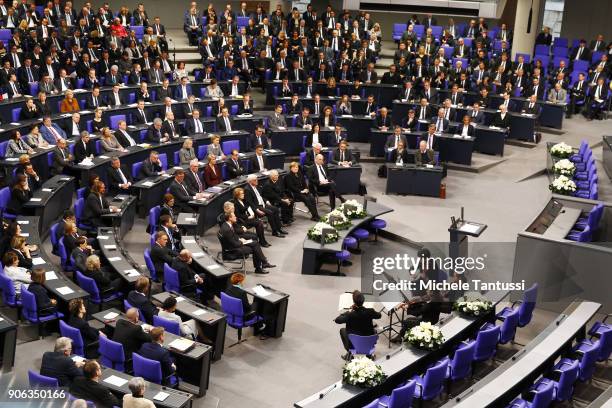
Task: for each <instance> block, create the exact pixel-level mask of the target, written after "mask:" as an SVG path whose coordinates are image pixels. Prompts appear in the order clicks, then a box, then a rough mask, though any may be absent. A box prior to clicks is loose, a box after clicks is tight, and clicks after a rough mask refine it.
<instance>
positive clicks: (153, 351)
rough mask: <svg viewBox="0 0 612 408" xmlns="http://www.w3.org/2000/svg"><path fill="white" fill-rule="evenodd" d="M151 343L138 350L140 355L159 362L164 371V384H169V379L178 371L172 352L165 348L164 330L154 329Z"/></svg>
mask: <svg viewBox="0 0 612 408" xmlns="http://www.w3.org/2000/svg"><path fill="white" fill-rule="evenodd" d="M149 334H150V335H151V341H150V342H149V343H145V344H143V345H142V346H141V347H140V350H138V354H140V355H141V356H143V357H144V358H148V359H151V360H155V361H159V363H160V364H161V370H162V384H168V379H169V377H170V376H171V375H172V374H174V372H175V371H176V365H175V364H174V360H173V359H172V357H170V352H169V351H168V350H166V349H165V348H164V346H163V345H164V328H163V327H154V328H152V329H151V332H150V333H149Z"/></svg>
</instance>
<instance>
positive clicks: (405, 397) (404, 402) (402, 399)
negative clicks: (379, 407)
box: [387, 380, 416, 408]
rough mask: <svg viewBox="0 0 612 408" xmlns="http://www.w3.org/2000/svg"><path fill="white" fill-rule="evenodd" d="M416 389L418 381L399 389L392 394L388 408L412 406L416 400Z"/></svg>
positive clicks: (410, 382)
mask: <svg viewBox="0 0 612 408" xmlns="http://www.w3.org/2000/svg"><path fill="white" fill-rule="evenodd" d="M415 388H416V381H414V380H410V381H408V382H407V383H406V384H404V385H402V386H401V387H397V388H396V389H394V390H393V391H392V392H391V397H390V398H389V405H387V406H388V408H402V407H410V406H412V399H413V398H414V389H415Z"/></svg>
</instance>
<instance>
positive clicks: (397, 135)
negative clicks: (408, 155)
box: [385, 125, 408, 150]
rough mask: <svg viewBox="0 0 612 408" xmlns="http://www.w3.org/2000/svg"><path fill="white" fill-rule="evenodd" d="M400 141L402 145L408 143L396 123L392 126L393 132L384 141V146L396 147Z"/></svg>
mask: <svg viewBox="0 0 612 408" xmlns="http://www.w3.org/2000/svg"><path fill="white" fill-rule="evenodd" d="M400 142H403V143H404V146H407V145H408V140H407V139H406V136H405V135H402V128H401V127H399V126H398V125H395V128H393V134H392V135H389V137H387V141H386V142H385V148H386V149H387V150H393V149H397V146H398V145H399V144H400Z"/></svg>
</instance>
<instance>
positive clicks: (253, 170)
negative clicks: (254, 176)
mask: <svg viewBox="0 0 612 408" xmlns="http://www.w3.org/2000/svg"><path fill="white" fill-rule="evenodd" d="M262 157H263V164H264V167H265V168H266V169H268V170H269V169H270V161H269V160H268V157H267V156H265V155H262ZM250 162H251V165H250V166H249V168H250V169H251V173H258V172H260V171H262V170H263V169H262V168H260V167H259V161H258V160H257V157H256V156H253V157H251V160H250Z"/></svg>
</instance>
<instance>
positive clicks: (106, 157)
mask: <svg viewBox="0 0 612 408" xmlns="http://www.w3.org/2000/svg"><path fill="white" fill-rule="evenodd" d="M98 157H99V158H101V159H109V157H108V156H106V155H101V156H98Z"/></svg>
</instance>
